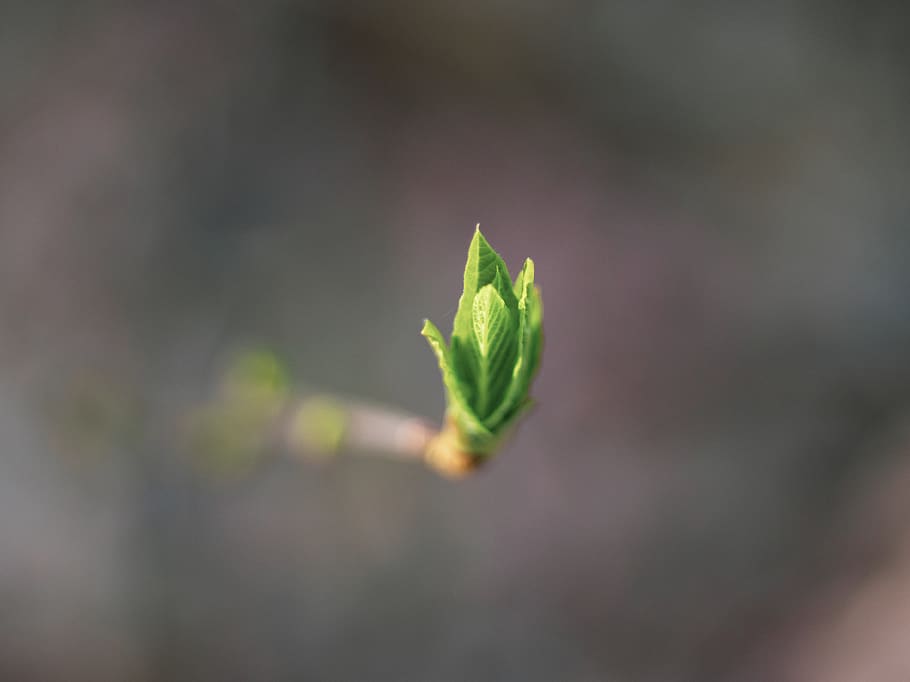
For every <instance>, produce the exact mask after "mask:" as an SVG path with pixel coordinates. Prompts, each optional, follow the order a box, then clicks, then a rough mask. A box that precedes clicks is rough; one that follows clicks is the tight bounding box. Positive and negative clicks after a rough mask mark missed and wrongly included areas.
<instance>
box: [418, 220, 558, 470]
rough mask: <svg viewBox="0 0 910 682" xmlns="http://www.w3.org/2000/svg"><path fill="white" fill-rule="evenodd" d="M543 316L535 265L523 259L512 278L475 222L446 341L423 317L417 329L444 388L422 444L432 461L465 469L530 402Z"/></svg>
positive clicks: (488, 451)
mask: <svg viewBox="0 0 910 682" xmlns="http://www.w3.org/2000/svg"><path fill="white" fill-rule="evenodd" d="M542 319H543V308H542V305H541V302H540V290H539V289H538V288H537V287H536V286H535V285H534V262H533V261H532V260H531V259H530V258H528V259H527V260H526V261H525V264H524V267H523V268H522V269H521V272H519V273H518V277H517V278H516V279H515V281H514V283H513V282H512V279H511V277H510V276H509V270H508V268H506V264H505V262H503V260H502V258H501V257H500V256H499V254H498V253H496V251H494V250H493V248H492V247H491V246H490V244H489V243H488V242H487V240H486V239H485V238H484V236H483V235H482V234H481V233H480V227H479V226H478V227H477V230H476V231H475V232H474V239H473V240H472V241H471V246H470V248H469V249H468V262H467V264H466V265H465V272H464V293H462V295H461V299H460V300H459V302H458V311H457V312H456V313H455V324H454V326H453V329H452V339H451V341H450V343H449V344H446V341H445V339H444V338H443V336H442V334H441V333H440V331H439V329H438V328H437V327H436V326H435V325H434V324H433V323H432V322H430V321H429V320H426V321H425V322H424V326H423V331H422V332H421V333H422V334H423V335H424V336H425V337H426V339H427V341H428V342H429V344H430V347H431V348H432V349H433V351H434V352H435V353H436V358H437V360H438V361H439V369H440V371H441V372H442V381H443V384H444V385H445V392H446V425H445V427H444V428H443V430H442V432H441V433H440V435H439V436H438V437H437V438H436V439H435V442H434V443H432V444H431V446H430V448H429V451H428V454H427V458H428V460H429V461H430V463H431V464H434V465H435V466H436V467H437V468H439V469H441V470H443V471H445V472H447V473H452V474H460V473H465V472H467V471H470V470H472V469H474V468H475V467H476V466H478V465H479V464H480V463H481V462H483V461H484V460H485V459H487V458H489V457H490V456H491V455H492V454H494V452H495V451H496V450H497V448H498V447H499V446H500V445H501V443H502V441H503V438H504V437H505V436H506V435H508V433H509V432H510V431H511V429H512V427H513V426H514V425H515V423H516V421H517V420H518V418H519V417H520V416H521V415H522V414H523V413H524V412H525V411H526V410H527V409H528V407H529V406H530V405H531V404H532V401H531V398H530V397H529V395H528V393H529V391H530V387H531V382H532V380H533V379H534V375H535V374H536V373H537V370H538V368H539V366H540V356H541V349H542V341H543V333H542Z"/></svg>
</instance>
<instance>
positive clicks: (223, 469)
mask: <svg viewBox="0 0 910 682" xmlns="http://www.w3.org/2000/svg"><path fill="white" fill-rule="evenodd" d="M287 397H288V378H287V373H286V371H285V369H284V367H283V366H282V364H281V363H280V362H279V360H278V359H277V358H276V357H275V356H274V355H273V354H271V353H269V352H266V351H261V350H257V351H247V352H243V353H240V354H239V355H237V356H236V357H235V358H234V359H233V360H232V361H231V362H230V363H229V365H228V366H227V368H226V370H225V373H224V377H223V379H222V382H221V385H220V387H219V390H218V395H217V396H216V397H215V400H214V401H213V402H212V403H211V404H208V405H206V406H204V407H201V408H199V409H198V410H196V411H195V412H194V413H192V414H191V415H190V423H189V439H190V446H191V450H192V454H193V456H194V460H195V461H196V463H197V464H198V465H199V466H200V467H201V468H203V469H204V470H205V471H207V472H208V473H212V474H215V475H226V476H232V475H238V474H242V473H244V472H246V471H248V470H249V469H250V468H251V467H253V466H254V465H255V464H256V463H257V462H258V461H259V459H260V458H261V456H262V454H263V453H264V452H265V451H266V449H267V448H268V446H269V443H270V440H271V438H272V437H273V435H274V428H275V425H276V424H277V423H278V417H279V415H280V414H281V410H282V409H283V408H284V406H285V405H286V401H287Z"/></svg>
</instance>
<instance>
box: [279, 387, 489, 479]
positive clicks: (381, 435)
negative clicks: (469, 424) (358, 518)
mask: <svg viewBox="0 0 910 682" xmlns="http://www.w3.org/2000/svg"><path fill="white" fill-rule="evenodd" d="M278 438H279V441H280V442H281V443H282V445H283V446H284V447H285V448H286V449H287V451H288V452H290V453H292V454H295V455H299V456H302V457H308V458H313V457H317V458H319V457H327V456H334V455H336V454H338V453H340V452H352V453H356V454H358V455H361V456H370V457H386V458H390V459H397V460H402V461H414V462H419V461H423V462H425V463H426V464H428V465H429V466H431V467H432V468H434V469H435V470H436V471H438V472H439V473H442V474H444V475H446V476H450V477H461V476H464V475H466V474H467V473H469V472H471V471H473V470H474V469H475V468H476V466H477V461H476V459H475V458H473V457H471V456H470V455H469V454H468V453H465V452H463V451H461V450H460V449H459V448H458V447H457V445H456V442H457V441H456V439H455V437H454V427H453V426H450V425H449V424H448V423H447V424H446V426H445V427H444V428H443V429H442V431H440V430H438V429H436V428H435V427H434V426H432V425H431V424H430V423H428V422H427V420H425V419H424V418H422V417H418V416H416V415H413V414H409V413H406V412H401V411H398V410H392V409H389V408H386V407H380V406H375V405H368V404H365V403H361V402H357V401H352V400H347V399H344V398H339V397H336V396H327V395H313V396H308V397H305V398H301V399H298V400H296V401H293V402H292V403H291V405H290V406H289V407H288V409H287V410H286V412H285V415H284V417H283V419H282V420H281V424H280V427H279V434H278Z"/></svg>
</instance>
